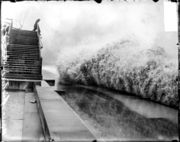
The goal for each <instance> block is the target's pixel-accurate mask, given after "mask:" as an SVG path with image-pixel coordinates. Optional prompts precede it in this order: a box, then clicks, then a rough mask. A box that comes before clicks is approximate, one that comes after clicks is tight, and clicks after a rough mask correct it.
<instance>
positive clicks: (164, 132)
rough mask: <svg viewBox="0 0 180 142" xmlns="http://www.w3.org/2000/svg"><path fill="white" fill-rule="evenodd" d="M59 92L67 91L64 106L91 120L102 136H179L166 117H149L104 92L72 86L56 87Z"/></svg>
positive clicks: (176, 128) (156, 137) (131, 137)
mask: <svg viewBox="0 0 180 142" xmlns="http://www.w3.org/2000/svg"><path fill="white" fill-rule="evenodd" d="M58 89H59V90H61V89H63V90H65V91H66V93H65V94H64V95H62V97H63V98H64V99H65V100H66V101H67V103H68V104H69V105H70V106H71V107H72V108H73V109H74V110H75V111H76V112H77V113H78V112H83V113H84V114H86V115H87V116H88V117H89V118H90V119H93V120H94V121H95V122H96V123H97V127H98V129H100V130H101V131H102V133H104V136H106V135H108V136H111V137H116V138H129V139H142V138H143V139H174V138H177V137H178V127H177V124H175V123H173V122H172V121H170V120H168V119H166V118H148V117H146V116H144V115H142V114H141V113H137V112H136V111H133V110H132V109H130V108H129V107H128V106H126V105H125V104H124V103H123V102H120V101H118V100H115V99H113V98H112V97H110V96H108V95H105V94H104V93H100V92H97V91H92V90H90V89H87V88H86V89H85V88H82V87H72V86H71V87H68V86H66V87H65V86H58ZM126 103H127V101H126ZM129 103H130V102H129ZM142 107H143V106H142ZM148 109H150V108H148ZM152 109H153V108H152ZM81 115H82V113H81Z"/></svg>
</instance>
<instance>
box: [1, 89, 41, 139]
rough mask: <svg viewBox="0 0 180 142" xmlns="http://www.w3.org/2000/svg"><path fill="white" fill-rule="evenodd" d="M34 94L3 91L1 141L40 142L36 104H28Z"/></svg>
mask: <svg viewBox="0 0 180 142" xmlns="http://www.w3.org/2000/svg"><path fill="white" fill-rule="evenodd" d="M32 99H34V93H25V92H23V91H15V92H10V91H4V92H3V101H6V102H5V103H4V105H3V106H2V140H3V141H8V142H11V141H18V142H22V141H26V142H27V141H29V142H34V141H36V142H41V141H42V140H43V135H42V129H41V124H40V120H39V116H38V113H37V108H36V104H32V103H30V101H31V100H32Z"/></svg>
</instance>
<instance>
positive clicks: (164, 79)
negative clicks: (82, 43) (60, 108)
mask: <svg viewBox="0 0 180 142" xmlns="http://www.w3.org/2000/svg"><path fill="white" fill-rule="evenodd" d="M143 46H145V45H142V44H141V45H140V44H139V43H138V42H137V41H133V40H120V42H114V43H111V44H107V45H106V46H104V47H102V48H99V49H98V51H96V52H93V53H92V54H91V55H89V54H87V52H89V51H88V50H84V51H81V52H80V53H76V55H75V54H70V55H71V58H70V59H68V60H67V61H66V60H65V57H64V56H62V57H60V58H61V59H60V60H59V62H58V65H59V66H58V71H59V74H60V79H59V82H60V83H61V84H83V85H95V86H101V87H105V88H110V89H114V90H118V91H124V92H128V93H132V94H134V95H137V96H140V97H143V98H148V99H150V100H153V101H156V102H160V103H163V104H166V105H169V106H172V107H176V108H177V107H178V69H177V64H176V63H175V62H173V61H172V60H170V59H169V57H168V56H167V54H166V52H165V50H164V49H163V48H162V47H159V46H154V47H150V48H147V49H145V48H144V47H143ZM90 50H91V49H90ZM74 53H75V52H74ZM86 54H87V55H88V56H86Z"/></svg>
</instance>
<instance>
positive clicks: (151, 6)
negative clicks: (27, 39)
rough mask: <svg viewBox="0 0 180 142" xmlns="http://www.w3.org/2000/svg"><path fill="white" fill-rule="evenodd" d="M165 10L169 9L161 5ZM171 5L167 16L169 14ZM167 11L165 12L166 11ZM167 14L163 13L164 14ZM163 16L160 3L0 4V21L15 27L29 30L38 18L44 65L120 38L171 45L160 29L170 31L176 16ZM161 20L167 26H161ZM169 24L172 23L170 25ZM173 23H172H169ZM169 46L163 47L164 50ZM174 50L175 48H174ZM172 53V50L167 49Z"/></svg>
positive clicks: (173, 43)
mask: <svg viewBox="0 0 180 142" xmlns="http://www.w3.org/2000/svg"><path fill="white" fill-rule="evenodd" d="M165 7H166V9H168V8H169V6H167V5H166V6H165ZM172 7H176V5H174V4H173V5H171V6H170V8H171V10H170V11H169V13H170V12H171V15H172V14H173V15H175V14H176V13H173V12H174V11H173V10H172V9H173V8H172ZM168 10H169V9H168ZM166 15H167V14H166ZM171 15H170V16H169V18H171V19H168V18H167V16H164V9H163V3H162V1H161V2H158V3H154V2H152V1H150V0H148V1H146V2H144V3H143V2H136V3H134V2H129V3H127V2H103V3H102V4H97V3H95V2H94V1H89V2H87V1H86V2H73V1H71V2H17V3H10V2H2V21H4V19H5V18H12V19H14V20H15V26H16V27H20V25H22V28H23V29H27V30H32V29H33V25H34V22H35V20H36V19H37V18H40V19H41V21H40V28H41V31H42V38H43V39H42V40H43V45H44V49H43V61H44V64H52V63H54V62H56V60H57V59H58V56H59V55H60V54H62V53H63V52H68V51H69V50H74V49H75V50H78V49H80V48H85V47H86V48H93V47H100V46H102V45H104V44H105V43H110V42H112V41H117V40H118V39H121V38H129V37H136V38H137V40H140V41H142V43H145V44H146V45H152V44H154V43H155V42H156V41H162V39H163V40H164V41H167V39H166V38H168V39H169V42H168V44H169V45H168V46H172V45H175V44H176V43H175V42H176V40H177V39H176V37H174V35H176V34H174V33H173V34H172V32H171V36H169V35H167V36H165V35H164V34H163V32H164V30H165V29H166V30H170V31H172V30H173V31H174V30H175V29H176V28H175V27H176V26H177V25H176V21H175V20H177V19H176V18H177V16H176V15H175V16H174V17H173V16H171ZM164 19H165V21H166V23H167V21H171V23H168V24H164ZM172 21H173V22H172ZM172 23H173V24H172ZM168 48H170V47H167V49H168ZM174 48H175V47H174ZM171 52H172V54H174V53H175V52H176V50H171Z"/></svg>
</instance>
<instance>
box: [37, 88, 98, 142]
mask: <svg viewBox="0 0 180 142" xmlns="http://www.w3.org/2000/svg"><path fill="white" fill-rule="evenodd" d="M36 89H37V94H38V96H39V100H40V103H41V106H42V109H43V113H44V116H45V119H46V121H47V125H48V128H49V131H50V136H51V138H52V139H54V140H55V141H78V142H81V141H86V142H88V141H89V142H92V141H93V140H95V137H94V136H93V134H92V133H91V132H90V131H89V129H88V128H87V127H86V126H85V123H84V122H83V121H82V120H81V119H80V117H78V115H77V114H76V113H75V112H74V111H73V110H72V109H71V108H70V107H69V106H68V104H67V103H66V102H65V101H64V100H63V99H62V97H61V96H59V95H58V94H57V93H56V92H54V91H52V90H51V89H50V88H49V87H39V86H36Z"/></svg>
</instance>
